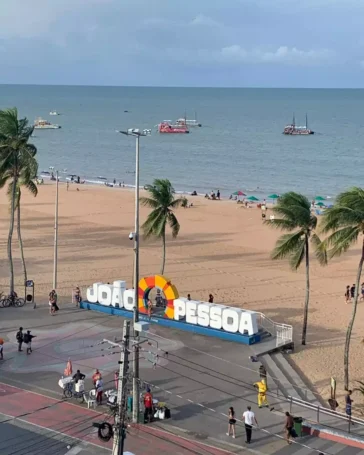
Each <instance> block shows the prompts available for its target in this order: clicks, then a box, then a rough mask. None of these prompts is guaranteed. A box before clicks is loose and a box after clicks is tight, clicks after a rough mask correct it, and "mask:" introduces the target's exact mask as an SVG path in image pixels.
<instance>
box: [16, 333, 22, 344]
mask: <svg viewBox="0 0 364 455" xmlns="http://www.w3.org/2000/svg"><path fill="white" fill-rule="evenodd" d="M16 341H18V342H20V341H23V334H22V333H21V332H18V333H17V334H16Z"/></svg>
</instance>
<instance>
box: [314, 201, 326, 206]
mask: <svg viewBox="0 0 364 455" xmlns="http://www.w3.org/2000/svg"><path fill="white" fill-rule="evenodd" d="M316 205H318V206H319V207H325V204H324V203H323V202H317V204H316Z"/></svg>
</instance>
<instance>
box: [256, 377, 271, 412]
mask: <svg viewBox="0 0 364 455" xmlns="http://www.w3.org/2000/svg"><path fill="white" fill-rule="evenodd" d="M254 387H256V388H257V389H258V406H259V408H262V407H263V406H264V407H266V408H269V404H268V400H267V384H266V382H265V380H264V379H262V380H260V381H258V382H255V383H254Z"/></svg>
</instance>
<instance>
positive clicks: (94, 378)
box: [92, 370, 101, 386]
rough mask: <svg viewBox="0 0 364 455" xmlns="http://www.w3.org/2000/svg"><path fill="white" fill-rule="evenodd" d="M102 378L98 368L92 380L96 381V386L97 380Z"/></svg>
mask: <svg viewBox="0 0 364 455" xmlns="http://www.w3.org/2000/svg"><path fill="white" fill-rule="evenodd" d="M100 378H101V374H100V371H99V370H96V371H95V373H94V374H93V375H92V382H93V383H94V386H96V382H97V380H98V379H100Z"/></svg>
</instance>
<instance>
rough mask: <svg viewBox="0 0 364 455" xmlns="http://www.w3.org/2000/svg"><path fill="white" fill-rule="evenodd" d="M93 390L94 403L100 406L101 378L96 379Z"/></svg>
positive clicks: (102, 384) (102, 383)
mask: <svg viewBox="0 0 364 455" xmlns="http://www.w3.org/2000/svg"><path fill="white" fill-rule="evenodd" d="M95 388H96V402H97V403H98V404H101V403H102V391H103V389H104V382H103V380H102V377H101V376H100V377H99V378H98V379H97V381H96V384H95Z"/></svg>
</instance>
